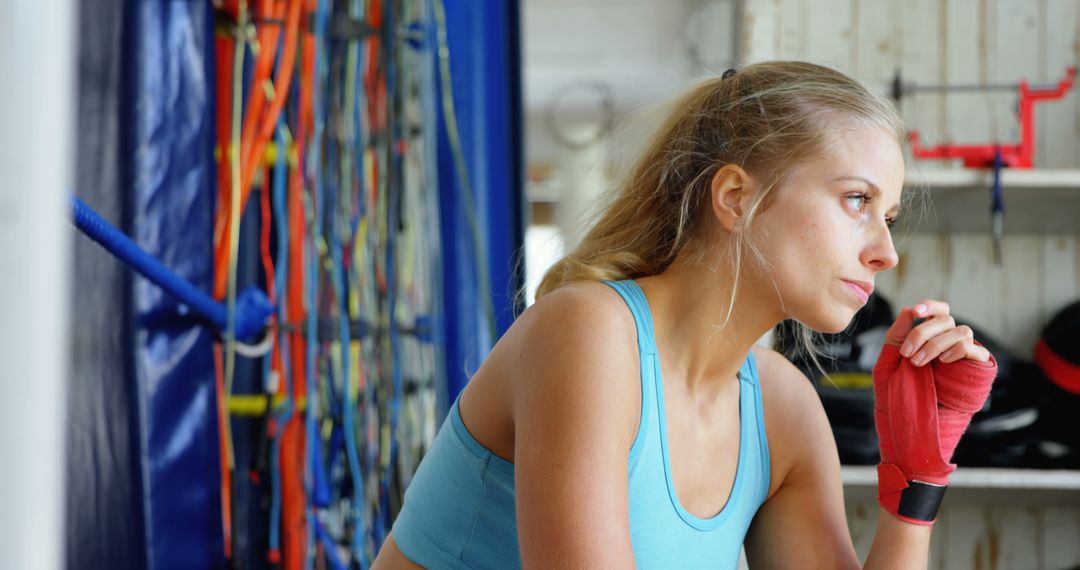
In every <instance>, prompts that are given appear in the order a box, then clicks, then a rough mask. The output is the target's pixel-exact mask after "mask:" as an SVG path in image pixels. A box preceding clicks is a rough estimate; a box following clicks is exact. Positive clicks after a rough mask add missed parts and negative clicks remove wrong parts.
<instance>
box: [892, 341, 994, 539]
mask: <svg viewBox="0 0 1080 570" xmlns="http://www.w3.org/2000/svg"><path fill="white" fill-rule="evenodd" d="M996 375H997V361H996V360H994V357H993V355H991V356H990V361H989V362H975V361H973V360H967V359H964V360H959V361H956V362H951V363H948V364H944V363H942V362H940V361H938V360H936V359H935V360H934V361H932V362H930V363H928V364H925V365H923V366H921V367H920V366H915V365H914V364H912V363H911V361H910V360H909V359H907V358H902V357H901V356H900V349H899V347H897V346H893V345H889V344H886V345H885V346H884V347H883V348H882V350H881V355H880V356H879V357H878V361H877V364H876V365H875V366H874V423H875V426H876V427H877V433H878V439H879V442H880V443H879V445H880V447H881V465H879V466H878V502H879V503H880V504H881V506H882V507H883V508H885V510H887V511H889V512H890V513H892V515H893V516H895V517H897V518H899V519H900V520H903V521H905V522H909V523H913V524H922V525H929V524H933V520H932V518H931V519H930V520H920V519H916V518H912V517H908V516H904V515H903V514H901V512H900V511H901V508H900V507H901V499H905V498H906V501H905V502H906V503H911V501H912V500H914V499H913V498H912V497H913V494H914V493H917V494H925V492H926V489H931V490H932V489H933V488H934V487H935V486H937V487H943V486H945V485H948V483H949V475H951V474H952V472H953V471H955V470H956V465H953V464H952V463H949V460H950V459H951V458H952V454H953V451H954V450H955V449H956V445H957V444H958V443H959V442H960V436H962V435H963V434H964V431H965V430H966V429H967V426H968V424H969V423H970V422H971V416H972V415H974V414H975V412H977V411H978V410H979V409H980V408H982V405H983V402H985V401H986V397H987V396H988V395H989V394H990V387H991V385H992V384H993V382H994V377H995V376H996ZM914 481H918V482H920V483H925V484H929V485H918V486H917V487H918V489H912V482H914ZM942 491H943V490H942ZM931 494H933V491H931ZM937 499H938V500H940V493H939V494H938V496H937ZM933 510H934V511H936V508H935V509H933Z"/></svg>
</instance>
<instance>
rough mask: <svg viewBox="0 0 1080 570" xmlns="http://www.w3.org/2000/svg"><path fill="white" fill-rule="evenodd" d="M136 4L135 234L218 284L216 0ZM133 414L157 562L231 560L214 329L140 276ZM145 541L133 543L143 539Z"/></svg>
mask: <svg viewBox="0 0 1080 570" xmlns="http://www.w3.org/2000/svg"><path fill="white" fill-rule="evenodd" d="M126 10H127V13H126V14H125V16H126V19H125V27H124V35H125V43H126V45H125V49H124V56H123V57H124V58H125V61H124V62H123V66H124V69H125V71H126V78H125V85H124V93H125V96H126V99H127V101H126V104H125V105H124V107H123V109H122V113H125V114H126V115H124V116H122V117H121V121H120V124H121V133H120V136H121V149H122V153H123V154H122V156H124V157H127V160H124V161H123V162H122V164H123V167H122V168H123V169H124V171H123V174H122V177H123V184H125V185H126V186H127V188H126V190H129V191H130V195H131V196H132V199H133V207H132V227H133V228H134V229H135V232H136V233H135V235H134V236H133V237H134V238H135V240H136V241H137V242H138V243H139V244H140V245H141V246H142V247H143V248H144V249H146V250H147V251H148V252H150V253H151V254H152V255H154V256H156V257H157V258H158V259H160V260H161V261H162V262H163V263H165V265H167V266H168V267H170V268H172V269H173V270H175V271H176V272H177V273H178V274H179V275H180V276H182V277H184V278H186V279H187V280H189V281H190V282H191V283H192V284H194V285H195V286H196V287H199V288H201V289H203V290H204V291H208V290H209V289H210V284H211V273H212V258H213V256H212V251H211V240H212V223H213V208H214V199H213V197H214V180H215V174H214V160H213V148H214V136H213V133H214V131H213V116H214V114H213V108H212V100H213V96H214V89H213V77H212V74H211V73H210V70H212V69H213V67H212V59H211V58H212V57H213V31H214V27H213V18H212V14H211V7H210V3H209V2H203V1H173V2H130V3H128V4H127V5H126ZM132 295H133V299H132V300H133V304H134V311H135V318H136V326H135V329H134V333H135V342H134V347H135V355H134V360H135V362H134V369H135V375H136V378H137V381H136V386H137V388H136V395H135V404H134V407H135V408H137V409H135V410H132V413H133V414H137V417H138V418H139V425H140V428H141V430H140V433H139V438H140V439H139V444H140V447H141V458H142V459H141V460H142V465H141V474H142V478H143V481H142V491H143V494H142V497H141V501H142V509H141V510H142V512H143V515H144V518H145V521H144V526H145V536H144V541H145V542H144V545H142V546H143V547H144V548H145V550H146V557H147V563H148V567H150V568H153V569H155V570H160V569H165V568H213V567H221V566H222V560H223V557H222V552H223V545H222V542H221V520H220V518H221V517H220V509H219V504H220V497H219V492H218V486H219V481H220V476H219V472H218V443H217V428H216V421H215V411H214V410H215V395H214V372H213V355H212V337H211V333H210V331H209V330H208V329H206V328H204V327H200V326H194V323H192V322H190V321H189V320H186V319H185V318H184V315H182V314H181V313H180V311H179V309H178V307H177V304H176V301H175V300H173V299H172V298H171V297H169V296H167V295H166V294H165V293H164V292H163V291H162V290H161V289H159V288H158V287H156V286H153V285H151V284H149V283H148V282H147V281H145V280H143V279H141V278H136V279H135V283H134V289H133V293H132ZM138 546H139V545H130V547H132V548H137V547H138Z"/></svg>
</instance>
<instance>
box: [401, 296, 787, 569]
mask: <svg viewBox="0 0 1080 570" xmlns="http://www.w3.org/2000/svg"><path fill="white" fill-rule="evenodd" d="M605 283H607V285H609V286H611V287H612V288H614V289H615V290H616V291H617V292H618V293H619V295H620V296H622V298H623V300H624V301H626V304H627V305H628V306H629V307H630V312H631V313H632V314H633V316H634V321H635V323H636V326H637V335H638V349H639V350H638V352H639V355H640V359H641V420H640V423H639V427H638V433H637V435H636V437H635V439H634V443H633V445H632V446H631V449H630V454H629V457H628V462H629V478H630V479H629V485H630V487H629V507H630V536H631V541H632V544H633V549H634V560H635V562H636V565H637V567H638V568H646V569H648V568H671V567H674V566H676V565H677V566H679V567H682V568H735V567H736V566H737V564H738V560H739V552H740V549H741V547H742V542H743V538H744V537H745V536H746V531H747V528H749V526H750V522H751V520H752V519H753V517H754V514H755V513H757V510H758V508H759V507H760V506H761V504H762V503H763V502H764V501H765V498H766V497H767V495H768V490H769V446H768V441H767V439H766V435H765V423H764V417H763V415H762V407H761V389H760V385H759V383H758V377H757V366H756V364H755V361H754V356H753V353H751V354H750V355H748V356H747V359H746V361H745V362H743V365H742V367H741V368H740V370H739V427H740V433H739V459H738V461H739V463H738V468H737V470H736V474H735V481H734V483H733V485H732V488H731V494H730V497H729V499H728V501H727V504H726V505H725V506H724V508H723V509H722V510H721V511H720V512H719V513H718V514H717V515H715V516H713V517H710V518H699V517H696V516H694V515H693V514H691V513H689V512H688V511H687V510H686V509H685V508H683V506H682V504H681V503H680V501H679V498H678V495H676V493H675V485H674V482H673V480H672V477H671V465H670V459H669V456H668V441H667V432H666V426H667V421H666V420H665V418H664V386H663V380H662V378H661V375H660V362H659V359H658V358H657V355H656V340H655V336H654V333H653V324H652V315H651V313H650V310H649V304H648V301H647V300H646V298H645V294H644V292H642V290H641V288H640V287H638V285H637V283H635V282H634V281H632V280H626V281H616V282H605ZM393 535H394V540H395V542H397V545H398V547H399V548H400V549H401V551H402V553H404V554H405V556H406V557H407V558H409V559H410V560H412V561H413V562H416V563H418V564H420V565H421V566H424V567H426V568H431V569H443V568H476V569H486V568H491V569H505V568H520V567H521V558H520V554H519V551H518V540H517V524H516V518H515V507H514V465H513V464H512V463H510V462H509V461H506V460H505V459H502V458H500V457H498V456H496V455H495V454H494V453H492V452H491V451H490V450H488V449H487V448H485V447H484V446H483V445H482V444H480V442H478V441H477V440H476V439H475V438H473V436H472V435H471V434H470V433H469V431H468V430H467V429H466V428H465V424H464V423H463V422H462V420H461V413H460V412H459V411H458V404H457V401H455V402H454V404H453V405H452V406H451V407H450V412H449V414H448V416H447V418H446V421H445V422H444V423H443V426H442V428H441V429H440V430H439V433H438V435H437V436H436V437H435V442H434V443H433V444H432V447H431V449H430V450H429V451H428V453H427V455H426V456H425V457H424V459H423V461H422V462H421V464H420V467H419V469H418V470H417V472H416V474H415V476H414V477H413V479H412V481H411V482H410V484H409V487H408V489H407V490H406V492H405V501H404V503H403V505H402V508H401V512H400V513H399V514H398V517H397V520H395V521H394V526H393Z"/></svg>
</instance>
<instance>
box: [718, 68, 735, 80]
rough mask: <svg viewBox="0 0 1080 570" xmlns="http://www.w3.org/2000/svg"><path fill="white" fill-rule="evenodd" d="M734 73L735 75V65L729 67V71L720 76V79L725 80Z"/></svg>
mask: <svg viewBox="0 0 1080 570" xmlns="http://www.w3.org/2000/svg"><path fill="white" fill-rule="evenodd" d="M732 75H735V68H734V67H732V68H729V69H728V70H727V71H725V72H724V74H723V75H721V76H720V80H721V81H723V80H724V79H727V78H728V77H731V76H732Z"/></svg>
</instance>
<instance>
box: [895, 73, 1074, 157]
mask: <svg viewBox="0 0 1080 570" xmlns="http://www.w3.org/2000/svg"><path fill="white" fill-rule="evenodd" d="M1075 80H1076V67H1075V66H1072V67H1068V68H1067V69H1066V70H1065V77H1064V78H1062V79H1061V80H1060V81H1058V83H1057V86H1055V87H1051V88H1044V89H1032V88H1031V87H1030V85H1029V84H1028V82H1027V80H1026V79H1024V80H1021V81H1020V84H1019V86H1018V90H1019V94H1020V102H1019V105H1018V108H1017V119H1018V121H1019V123H1020V142H1019V143H1018V144H981V145H958V144H940V145H937V146H934V147H930V148H923V147H921V146H919V131H917V130H912V131H911V132H910V133H909V134H908V140H909V141H910V142H911V150H912V152H913V154H914V156H915V158H938V159H941V158H959V159H962V160H963V161H964V166H966V167H968V168H991V167H993V165H994V153H995V152H997V151H998V149H1000V152H1001V161H1002V163H1003V164H1004V165H1005V166H1008V167H1010V168H1031V167H1032V166H1034V154H1035V109H1034V106H1035V103H1036V102H1039V101H1053V100H1056V99H1061V98H1063V97H1065V93H1066V92H1067V91H1068V90H1069V89H1071V88H1072V86H1073V82H1074V81H1075Z"/></svg>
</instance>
